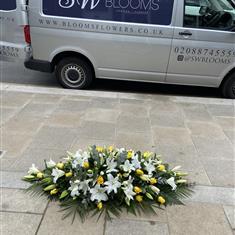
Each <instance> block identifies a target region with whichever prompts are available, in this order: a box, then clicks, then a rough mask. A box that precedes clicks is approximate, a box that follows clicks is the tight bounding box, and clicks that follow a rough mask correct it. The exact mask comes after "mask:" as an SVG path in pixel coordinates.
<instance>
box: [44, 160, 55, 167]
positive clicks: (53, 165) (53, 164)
mask: <svg viewBox="0 0 235 235" xmlns="http://www.w3.org/2000/svg"><path fill="white" fill-rule="evenodd" d="M46 165H47V167H48V168H53V167H55V166H56V163H55V162H54V161H53V160H51V159H50V161H47V162H46Z"/></svg>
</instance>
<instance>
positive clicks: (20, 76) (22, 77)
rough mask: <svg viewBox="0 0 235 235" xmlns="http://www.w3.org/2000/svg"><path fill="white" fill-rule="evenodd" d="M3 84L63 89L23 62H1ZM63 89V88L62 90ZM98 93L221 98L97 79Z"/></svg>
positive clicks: (200, 90)
mask: <svg viewBox="0 0 235 235" xmlns="http://www.w3.org/2000/svg"><path fill="white" fill-rule="evenodd" d="M0 67H1V70H2V71H1V74H0V78H1V81H2V82H6V83H15V84H27V85H34V86H35V85H36V86H42V87H57V88H58V87H61V86H60V84H59V83H58V82H57V80H56V78H55V76H54V74H48V73H41V72H37V71H32V70H28V69H26V68H24V65H23V63H22V62H17V63H10V62H1V66H0ZM61 89H63V88H61ZM90 89H92V90H96V91H98V90H99V91H116V92H118V91H120V92H130V93H132V92H133V93H143V94H163V95H176V96H197V97H216V98H218V97H221V95H220V92H219V90H218V89H214V88H205V87H192V86H179V85H165V84H155V83H144V82H132V81H117V80H116V81H115V80H104V79H96V81H95V82H94V83H93V85H92V87H91V88H90Z"/></svg>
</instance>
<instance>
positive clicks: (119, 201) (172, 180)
mask: <svg viewBox="0 0 235 235" xmlns="http://www.w3.org/2000/svg"><path fill="white" fill-rule="evenodd" d="M177 169H179V168H178V167H177ZM185 175H186V174H185V173H183V172H182V173H181V172H179V171H176V170H173V169H172V170H171V168H170V166H169V164H167V163H163V161H162V160H161V159H160V157H159V156H158V155H156V154H155V153H150V152H145V153H141V152H140V151H138V152H135V151H133V150H128V151H127V150H125V149H115V148H113V147H109V148H102V147H96V146H91V147H89V148H88V150H87V151H85V152H82V151H78V152H77V153H75V154H73V153H70V152H68V153H67V157H66V158H65V159H64V160H63V161H62V162H59V163H55V162H53V161H52V160H50V161H45V168H44V169H43V170H41V171H40V170H38V169H37V168H36V167H35V166H34V165H32V167H31V168H30V169H29V172H28V175H27V176H25V177H24V178H23V180H25V181H27V182H30V183H31V186H30V187H29V188H28V189H27V190H26V192H27V193H30V194H31V195H32V196H39V197H41V196H45V195H46V196H47V197H48V199H49V200H56V201H59V202H60V206H61V211H62V212H64V215H63V219H65V218H67V217H72V223H73V222H74V220H75V218H76V215H78V216H79V218H80V219H81V220H82V221H83V222H84V221H85V220H86V218H87V217H88V216H89V215H92V216H97V215H98V219H99V218H100V217H101V216H105V217H106V218H107V219H110V220H111V219H112V218H113V217H119V216H120V215H121V212H122V210H126V211H127V213H130V214H133V215H135V216H138V215H141V214H142V213H144V214H146V213H153V214H156V213H157V210H161V209H163V208H164V207H166V206H168V205H174V204H183V200H184V199H186V198H188V197H190V196H191V195H192V193H193V191H192V185H190V184H188V183H187V181H186V180H185V179H184V177H185ZM178 182H179V183H178Z"/></svg>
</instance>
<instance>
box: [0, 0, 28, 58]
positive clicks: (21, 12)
mask: <svg viewBox="0 0 235 235" xmlns="http://www.w3.org/2000/svg"><path fill="white" fill-rule="evenodd" d="M26 24H28V17H27V5H26V1H25V0H17V1H16V0H9V1H1V3H0V60H3V61H17V60H22V61H24V60H25V58H27V57H28V56H29V54H30V53H31V49H30V47H29V45H27V44H26V43H25V42H23V41H22V38H23V28H22V26H23V25H26ZM20 27H21V28H22V30H21V31H19V28H20Z"/></svg>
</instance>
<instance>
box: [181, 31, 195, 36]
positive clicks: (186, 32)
mask: <svg viewBox="0 0 235 235" xmlns="http://www.w3.org/2000/svg"><path fill="white" fill-rule="evenodd" d="M179 35H180V36H192V35H193V34H192V33H191V32H189V31H184V32H179Z"/></svg>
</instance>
